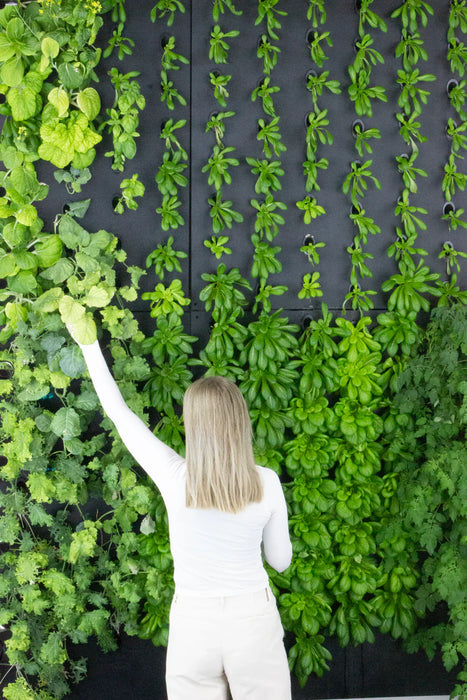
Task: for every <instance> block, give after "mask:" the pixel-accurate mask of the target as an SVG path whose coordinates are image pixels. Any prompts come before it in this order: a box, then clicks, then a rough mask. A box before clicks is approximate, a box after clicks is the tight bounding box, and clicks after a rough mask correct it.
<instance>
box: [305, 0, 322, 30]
mask: <svg viewBox="0 0 467 700" xmlns="http://www.w3.org/2000/svg"><path fill="white" fill-rule="evenodd" d="M308 1H309V5H308V10H307V12H306V18H307V20H309V21H310V22H311V23H312V26H313V29H317V28H318V26H319V25H320V24H324V23H325V22H326V9H325V7H324V0H308ZM318 17H319V19H318Z"/></svg>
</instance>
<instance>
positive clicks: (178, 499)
mask: <svg viewBox="0 0 467 700" xmlns="http://www.w3.org/2000/svg"><path fill="white" fill-rule="evenodd" d="M80 347H81V350H82V352H83V355H84V359H85V361H86V364H87V367H88V370H89V374H90V376H91V379H92V382H93V384H94V388H95V390H96V392H97V395H98V397H99V399H100V401H101V404H102V407H103V409H104V411H105V413H106V414H107V416H108V417H109V418H110V419H111V420H112V421H113V423H114V424H115V427H116V428H117V431H118V433H119V435H120V437H121V438H122V440H123V442H124V444H125V445H126V447H127V448H128V450H129V452H130V453H131V454H132V455H133V457H134V458H135V460H136V461H137V462H138V463H139V464H140V465H141V466H142V468H143V469H144V470H145V471H146V472H147V474H148V475H149V476H150V478H151V479H152V480H153V481H154V483H155V484H156V485H157V487H158V488H159V490H160V492H161V494H162V497H163V499H164V502H165V505H166V508H167V513H168V519H169V535H170V546H171V551H172V556H173V560H174V579H175V589H176V591H177V592H178V593H184V594H188V595H200V596H228V595H235V594H238V593H244V592H249V591H257V590H260V589H262V588H264V587H265V586H267V585H268V576H267V573H266V570H265V568H264V565H263V560H262V554H261V545H262V546H263V551H264V556H265V559H266V561H267V562H268V564H270V565H271V566H272V567H273V568H274V569H276V570H277V571H284V570H285V569H286V568H287V567H288V566H289V564H290V562H291V558H292V546H291V543H290V537H289V529H288V520H287V506H286V503H285V498H284V494H283V491H282V487H281V483H280V481H279V477H278V476H277V474H276V473H275V472H273V471H272V470H271V469H267V468H264V467H260V466H258V467H257V469H258V471H259V473H260V476H261V481H262V484H263V498H262V500H261V502H259V503H252V504H250V505H248V506H247V507H246V508H245V509H244V510H242V511H241V512H239V513H235V514H233V513H223V512H222V511H219V510H217V509H198V508H187V507H186V505H185V477H186V463H185V460H184V459H183V458H182V457H181V456H180V455H178V454H177V453H176V452H175V451H174V450H172V449H171V448H170V447H168V446H167V445H165V444H164V443H163V442H162V441H161V440H159V439H158V438H157V437H156V436H155V435H154V434H153V433H152V432H151V430H149V428H148V427H147V426H146V425H145V424H144V422H143V421H142V420H141V419H140V418H139V417H138V416H137V415H136V414H135V413H133V411H131V410H130V409H129V408H128V406H127V405H126V403H125V401H124V400H123V397H122V395H121V393H120V390H119V388H118V386H117V384H116V382H115V380H114V379H113V377H112V375H111V373H110V371H109V369H108V367H107V363H106V362H105V359H104V357H103V355H102V352H101V349H100V346H99V343H98V341H96V342H95V343H93V344H92V345H80Z"/></svg>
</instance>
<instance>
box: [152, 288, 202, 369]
mask: <svg viewBox="0 0 467 700" xmlns="http://www.w3.org/2000/svg"><path fill="white" fill-rule="evenodd" d="M141 299H144V300H145V301H146V300H149V301H150V302H151V311H150V312H149V313H150V315H151V316H152V317H153V318H157V317H158V316H161V315H164V316H169V315H170V314H172V313H175V314H177V316H182V315H183V313H184V309H183V307H184V306H188V305H189V304H190V299H187V298H186V297H185V293H184V291H183V289H182V283H181V280H179V279H175V280H173V281H172V282H171V283H170V285H169V286H168V287H165V286H164V285H163V284H162V282H159V283H158V284H157V285H156V287H155V289H154V291H153V292H144V293H143V294H141ZM183 364H185V362H184V363H183Z"/></svg>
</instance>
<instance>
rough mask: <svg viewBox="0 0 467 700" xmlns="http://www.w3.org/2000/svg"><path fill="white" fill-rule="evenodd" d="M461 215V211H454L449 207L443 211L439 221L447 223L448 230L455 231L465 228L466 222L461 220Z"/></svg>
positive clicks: (454, 208)
mask: <svg viewBox="0 0 467 700" xmlns="http://www.w3.org/2000/svg"><path fill="white" fill-rule="evenodd" d="M463 213H464V210H463V209H456V207H454V206H451V207H450V208H449V209H445V210H444V213H443V215H442V217H441V219H442V220H443V221H447V222H448V228H449V230H451V229H452V230H453V231H457V229H458V228H467V222H466V221H464V220H463V219H462V214H463Z"/></svg>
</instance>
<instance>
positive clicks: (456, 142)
mask: <svg viewBox="0 0 467 700" xmlns="http://www.w3.org/2000/svg"><path fill="white" fill-rule="evenodd" d="M466 130H467V123H466V122H462V123H461V124H459V125H458V124H456V122H455V121H454V119H452V118H451V117H450V118H449V119H448V124H447V127H446V134H447V136H448V137H449V138H450V139H452V143H451V151H452V152H453V153H457V152H458V151H460V150H461V149H464V150H467V135H465V134H464V131H466Z"/></svg>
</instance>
